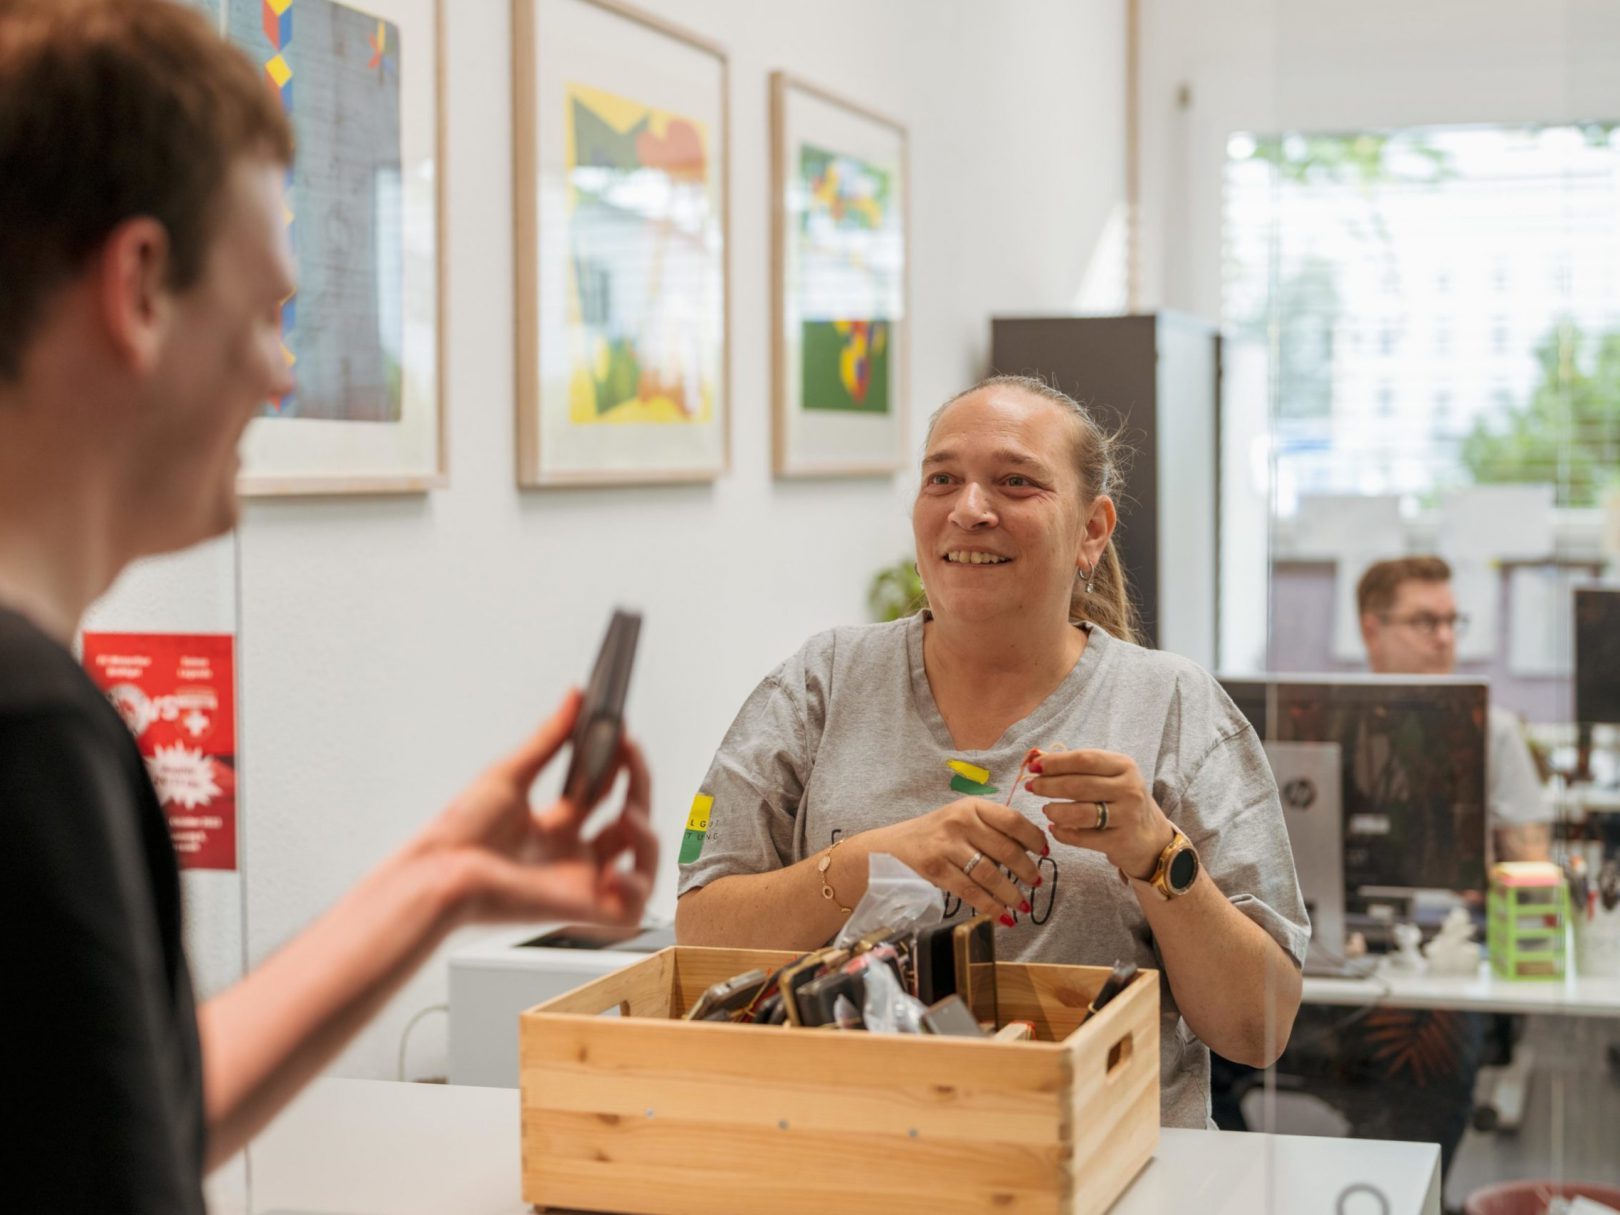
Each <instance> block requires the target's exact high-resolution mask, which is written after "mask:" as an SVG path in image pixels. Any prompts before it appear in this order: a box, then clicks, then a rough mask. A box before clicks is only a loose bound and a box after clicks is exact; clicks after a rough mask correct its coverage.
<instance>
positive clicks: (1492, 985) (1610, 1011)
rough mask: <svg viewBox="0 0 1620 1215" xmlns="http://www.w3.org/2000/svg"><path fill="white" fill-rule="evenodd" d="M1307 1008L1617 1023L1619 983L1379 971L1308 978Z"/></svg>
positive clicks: (1484, 968) (1484, 967)
mask: <svg viewBox="0 0 1620 1215" xmlns="http://www.w3.org/2000/svg"><path fill="white" fill-rule="evenodd" d="M1303 998H1304V1001H1305V1003H1307V1004H1348V1005H1354V1006H1357V1007H1361V1006H1364V1005H1368V1004H1381V1005H1384V1006H1385V1007H1389V1008H1451V1009H1466V1010H1468V1011H1470V1012H1500V1013H1556V1014H1558V1015H1561V1016H1567V1017H1620V979H1590V978H1581V977H1579V976H1577V975H1569V976H1567V977H1565V978H1564V979H1561V980H1549V981H1537V980H1518V981H1513V980H1508V979H1499V978H1497V977H1496V975H1494V974H1493V973H1492V972H1491V969H1490V966H1489V965H1488V964H1486V963H1481V964H1480V968H1479V973H1478V974H1477V975H1474V976H1472V977H1457V976H1453V977H1449V978H1438V977H1434V976H1430V975H1398V974H1390V973H1388V972H1387V971H1385V970H1383V969H1382V968H1380V970H1379V971H1378V972H1377V973H1376V974H1374V975H1373V977H1371V978H1367V979H1322V978H1314V977H1312V976H1309V975H1307V976H1306V978H1305V989H1304V997H1303Z"/></svg>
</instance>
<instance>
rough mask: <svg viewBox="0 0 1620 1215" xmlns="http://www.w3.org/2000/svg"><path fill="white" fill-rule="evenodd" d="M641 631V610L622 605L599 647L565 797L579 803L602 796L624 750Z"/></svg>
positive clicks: (577, 725)
mask: <svg viewBox="0 0 1620 1215" xmlns="http://www.w3.org/2000/svg"><path fill="white" fill-rule="evenodd" d="M640 636H641V613H640V612H626V611H623V610H622V609H620V610H616V611H614V613H613V619H612V620H610V621H609V622H608V630H607V636H605V637H603V638H602V648H601V649H599V650H598V651H597V652H596V665H595V666H594V667H593V668H591V681H590V683H588V684H587V685H586V686H585V702H584V703H583V704H582V705H580V708H579V720H578V721H577V722H575V723H574V738H573V755H572V756H571V757H570V758H569V760H568V776H567V778H566V779H565V780H564V781H563V796H564V797H566V798H567V799H568V800H569V801H571V802H573V803H574V804H575V805H576V806H589V805H590V804H591V803H592V802H594V801H595V800H596V799H597V798H598V797H600V796H601V795H602V786H603V784H604V783H605V782H606V780H607V776H608V773H609V772H611V771H612V770H613V757H614V756H615V755H617V754H618V752H619V739H620V737H621V736H622V735H623V733H624V698H625V695H626V694H627V693H628V692H629V690H630V668H631V667H632V666H633V665H634V664H635V660H636V640H637V639H638V638H639V637H640Z"/></svg>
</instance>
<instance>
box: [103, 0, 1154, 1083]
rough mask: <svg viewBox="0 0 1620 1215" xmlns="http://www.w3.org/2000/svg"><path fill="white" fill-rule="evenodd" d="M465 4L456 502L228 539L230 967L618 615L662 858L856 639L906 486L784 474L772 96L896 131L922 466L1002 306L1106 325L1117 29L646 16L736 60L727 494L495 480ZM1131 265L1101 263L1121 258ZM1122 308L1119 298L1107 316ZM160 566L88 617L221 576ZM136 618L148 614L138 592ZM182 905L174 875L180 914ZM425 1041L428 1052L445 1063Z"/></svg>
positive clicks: (436, 984)
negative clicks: (807, 97)
mask: <svg viewBox="0 0 1620 1215" xmlns="http://www.w3.org/2000/svg"><path fill="white" fill-rule="evenodd" d="M446 2H447V3H450V4H451V7H450V10H449V11H450V18H449V31H448V36H447V39H446V47H445V52H446V54H447V56H448V60H447V68H448V88H447V99H448V104H449V155H448V166H447V168H448V172H449V174H450V177H449V210H448V222H449V252H450V276H449V283H448V290H449V295H448V312H449V322H448V343H449V345H448V369H449V409H450V414H449V418H450V446H449V450H450V477H451V488H450V489H449V490H447V491H443V492H439V493H435V494H432V495H430V496H427V497H419V498H411V499H402V500H365V499H354V500H347V501H343V500H331V501H321V502H297V501H261V502H253V503H250V504H249V505H248V506H247V509H246V511H245V514H244V517H243V520H242V524H241V527H240V530H239V543H240V585H239V587H238V588H237V589H238V594H239V612H240V622H241V623H240V628H241V635H240V642H239V644H240V659H239V661H240V686H241V689H242V700H241V705H240V712H241V722H242V746H241V751H242V758H241V787H242V791H243V801H244V809H243V823H242V831H243V839H244V841H245V845H244V847H245V866H246V881H247V933H248V953H249V955H250V956H251V958H252V959H254V960H257V959H262V958H263V957H264V956H265V955H266V954H267V953H269V952H271V951H272V950H274V949H275V948H276V946H277V945H278V944H280V943H281V942H282V941H284V940H286V939H287V938H288V937H289V936H290V935H291V934H293V933H294V932H296V931H297V930H298V929H299V928H300V927H301V926H303V925H304V924H306V923H307V922H308V921H309V920H310V919H311V918H312V917H314V916H315V915H316V914H317V913H318V912H319V911H320V910H321V909H323V908H324V907H326V906H327V905H329V904H330V903H331V902H332V901H333V900H334V899H336V898H337V896H338V895H339V894H340V893H341V892H342V891H343V890H344V889H345V888H346V887H347V886H349V885H350V884H351V883H352V882H354V881H355V880H356V879H357V878H358V877H359V876H360V875H361V874H362V873H363V872H364V871H365V870H366V869H367V868H368V867H369V866H371V865H372V864H373V863H375V862H376V861H377V860H378V859H379V858H380V857H382V856H383V855H384V854H385V853H386V852H387V851H388V850H389V849H390V848H392V847H393V846H395V845H396V844H397V843H398V842H400V841H401V840H402V839H404V838H405V837H406V836H407V835H408V834H409V833H410V832H411V831H412V830H413V829H414V828H415V827H416V826H417V825H418V824H419V823H421V822H422V821H423V820H424V819H426V818H427V817H428V816H429V815H431V814H432V813H433V812H434V811H435V810H436V808H437V807H439V806H440V805H441V804H443V803H444V802H445V801H446V799H448V798H449V797H450V796H452V795H453V794H454V793H455V792H456V790H457V789H458V788H459V787H460V786H461V785H462V784H464V783H465V781H466V780H467V779H468V778H469V777H470V776H471V775H472V774H473V772H474V771H475V770H476V769H477V768H478V767H479V766H480V765H482V764H483V763H484V762H485V761H487V760H488V759H489V758H491V757H492V756H494V755H496V754H497V753H498V752H500V751H501V750H502V749H503V748H505V747H507V746H508V745H509V744H511V743H512V742H513V741H514V740H516V739H517V738H518V737H520V736H521V735H522V734H523V733H524V732H525V731H526V730H527V729H529V728H530V726H531V725H532V723H534V721H535V720H536V719H537V717H538V716H539V715H540V714H542V713H544V712H545V711H546V710H547V709H548V708H549V706H550V705H551V704H552V702H553V700H554V699H555V697H556V696H557V695H558V693H559V691H560V690H561V689H562V688H563V686H564V685H565V684H567V683H569V682H570V681H579V680H581V679H583V678H584V676H585V674H586V669H587V666H588V664H589V662H590V658H591V654H592V652H593V650H594V647H595V645H596V642H597V639H598V637H599V636H600V632H601V630H602V628H603V626H604V624H605V621H606V617H607V609H608V608H609V606H610V605H612V604H614V603H628V604H634V605H637V606H639V607H640V608H641V609H642V610H643V611H644V612H645V613H646V625H645V628H644V632H643V639H642V647H641V654H640V657H639V659H638V666H637V672H636V677H635V683H634V688H633V692H632V697H631V705H630V714H631V721H632V727H633V728H634V729H635V730H636V731H637V732H638V733H639V734H640V735H641V736H642V737H643V739H644V741H645V743H646V745H647V747H648V750H649V752H650V755H651V761H652V766H653V771H654V780H655V796H656V817H657V822H658V826H659V828H660V831H661V834H662V836H663V838H664V840H665V842H666V854H665V858H664V862H663V870H662V873H661V875H660V880H659V885H658V889H657V893H656V896H655V903H656V908H655V909H656V910H657V911H659V912H662V913H666V914H667V913H671V912H672V911H673V906H674V877H675V865H674V854H675V851H676V842H677V841H678V838H679V832H680V828H681V826H682V825H683V823H684V820H685V813H686V808H687V805H688V803H689V802H690V798H691V795H692V792H693V790H694V789H695V788H696V785H697V782H698V781H699V780H700V779H701V777H702V774H703V772H704V770H705V768H706V767H707V765H708V761H709V757H710V755H711V754H712V752H713V749H714V747H715V744H716V743H717V742H718V740H719V738H720V735H721V733H722V732H723V731H724V729H725V728H726V726H727V724H728V723H729V721H730V719H731V716H732V714H733V713H734V712H735V710H736V708H737V706H738V705H739V703H740V702H741V700H742V698H743V697H744V696H745V695H746V693H747V691H748V690H749V689H750V688H751V687H752V686H753V684H754V683H755V681H757V680H758V679H759V677H760V676H761V675H763V674H764V673H765V672H766V671H767V670H768V669H769V668H770V667H772V666H773V665H774V664H775V663H777V662H778V661H780V660H781V659H782V658H784V657H785V656H786V655H787V654H789V653H790V652H791V651H792V650H793V649H794V648H795V647H796V646H797V645H798V644H799V643H800V642H801V641H802V640H803V639H804V638H805V637H806V636H807V635H808V634H810V633H812V632H814V631H816V630H819V629H822V628H827V627H829V626H831V625H834V624H839V623H845V622H852V621H859V620H862V619H864V617H865V610H866V609H865V601H864V596H865V588H866V584H867V581H868V579H869V577H870V576H871V574H872V572H873V571H874V570H876V569H877V568H878V567H879V566H880V565H884V564H887V563H889V562H892V561H894V560H896V559H898V558H899V557H901V556H902V555H905V554H907V553H908V552H909V542H910V528H909V524H908V521H907V509H908V504H909V499H910V491H911V482H912V477H911V476H910V475H909V474H908V475H904V476H899V477H896V478H893V479H887V478H882V479H866V480H855V481H821V482H811V483H776V482H773V480H772V479H771V477H770V475H769V439H770V435H769V376H770V366H769V348H770V347H769V340H768V339H769V334H768V323H769V322H768V316H769V295H768V293H769V283H770V264H769V255H770V236H769V223H768V198H769V193H768V190H769V182H768V156H769V133H768V115H767V101H768V95H767V77H768V73H769V72H770V71H771V70H772V69H774V68H785V69H788V70H791V71H793V72H795V73H797V74H799V75H801V76H803V77H806V78H807V79H810V80H812V81H816V82H819V83H821V84H823V85H824V86H826V87H828V88H831V89H833V90H836V91H838V92H841V93H844V94H847V95H848V96H850V97H851V98H854V99H858V100H860V101H862V102H864V103H866V104H868V105H870V106H871V107H873V108H875V109H877V110H879V111H882V112H886V113H889V114H892V115H894V116H895V117H897V118H899V119H900V120H902V121H903V122H905V123H906V124H907V125H908V127H909V129H910V136H911V166H912V179H911V198H912V212H911V219H912V225H913V227H912V246H911V254H912V280H911V286H912V304H913V310H912V323H913V343H912V351H913V354H912V358H913V363H912V367H911V383H912V401H913V418H912V430H913V439H914V445H915V442H920V437H921V424H922V421H923V418H924V417H925V416H926V413H927V412H928V410H929V409H931V408H932V406H933V405H934V404H935V403H937V402H939V401H941V400H942V399H944V398H945V397H947V396H949V395H950V394H951V393H952V392H953V391H955V390H957V389H958V388H960V387H962V386H964V385H965V384H967V383H968V382H970V381H971V380H973V379H974V378H975V377H976V376H978V375H979V374H981V373H982V371H983V369H984V364H985V361H986V358H987V347H988V340H989V324H988V318H989V316H990V315H991V314H992V313H994V312H996V311H1010V310H1018V311H1034V310H1060V309H1062V308H1065V307H1067V306H1068V305H1069V304H1070V302H1071V301H1073V300H1075V299H1077V298H1080V297H1081V295H1082V285H1084V286H1085V289H1086V290H1085V292H1084V294H1085V297H1086V298H1087V299H1088V300H1091V301H1093V302H1098V301H1100V302H1103V303H1104V304H1106V303H1107V297H1108V290H1107V288H1106V284H1105V285H1104V286H1103V287H1102V288H1099V285H1098V284H1099V279H1100V278H1106V277H1107V274H1104V273H1101V272H1098V271H1097V270H1096V269H1095V267H1094V263H1096V264H1097V265H1101V266H1108V265H1113V266H1117V256H1116V257H1115V258H1113V259H1112V260H1110V259H1109V258H1108V257H1107V256H1106V252H1107V251H1106V248H1105V246H1106V244H1107V242H1106V241H1105V239H1104V237H1105V229H1107V227H1108V224H1109V220H1110V218H1111V217H1114V216H1115V215H1116V214H1117V212H1118V210H1119V206H1120V202H1121V198H1122V193H1123V87H1124V86H1123V41H1124V25H1123V5H1122V4H1121V3H1119V2H1118V0H1079V2H1075V0H1012V2H1010V3H1004V4H999V5H996V6H994V7H992V6H989V5H966V4H943V5H942V4H937V3H933V2H930V0H890V2H888V3H884V4H881V5H876V4H863V3H856V2H855V0H835V2H832V3H827V4H823V5H820V6H818V7H817V8H815V9H814V10H813V11H812V10H810V9H807V8H805V7H804V6H802V5H791V6H790V5H787V4H769V5H768V4H762V3H759V2H758V0H647V2H646V3H645V7H647V8H649V9H650V10H652V11H653V12H655V13H657V14H658V15H661V16H664V17H666V18H668V19H669V20H671V21H674V22H677V23H679V24H682V25H685V26H687V27H689V28H691V29H694V30H696V31H698V32H701V33H703V34H706V35H708V36H710V37H712V38H715V39H717V40H719V41H721V42H722V43H724V44H726V45H727V46H728V48H729V50H730V53H731V60H730V63H731V111H730V118H731V154H732V170H733V171H732V194H731V208H732V210H731V241H732V261H731V291H732V343H733V344H732V350H731V385H732V393H733V397H732V411H733V431H732V449H733V471H732V472H731V474H730V475H729V476H727V477H726V478H724V479H722V480H721V481H719V482H718V483H716V484H715V485H714V486H712V487H701V488H691V487H687V488H661V489H645V490H612V491H607V490H602V491H589V490H588V491H565V492H545V493H523V494H520V493H519V492H517V490H515V489H514V487H513V472H512V469H513V451H512V447H513V440H512V394H513V361H514V347H513V336H512V335H513V299H512V287H511V282H512V274H511V262H512V255H513V240H512V208H511V190H512V178H511V162H510V145H511V114H510V102H509V98H510V95H511V67H510V62H511V54H510V40H509V32H510V23H509V5H508V4H507V3H506V0H446ZM1116 243H1117V242H1116ZM1116 298H1117V293H1116ZM224 560H225V558H222V557H221V556H220V554H219V553H218V552H217V551H208V550H205V551H203V552H201V553H196V554H190V555H187V556H185V557H182V558H178V559H175V561H174V562H173V563H171V564H170V565H169V566H167V567H165V568H166V569H168V570H170V571H176V570H178V571H181V576H177V577H175V578H173V580H172V581H169V580H167V579H165V578H162V577H160V578H159V579H158V580H157V582H156V584H155V586H156V590H155V599H156V602H157V604H158V605H159V606H158V608H157V610H155V611H154V610H152V603H153V599H154V582H153V581H152V579H151V578H149V577H146V576H145V575H142V576H140V577H137V578H136V579H134V580H126V582H125V584H123V585H121V586H120V587H119V588H117V589H115V591H114V593H113V595H112V596H111V597H110V598H109V600H108V601H107V603H106V604H105V605H104V606H103V609H102V611H101V615H100V622H101V627H106V628H114V627H124V624H125V621H124V619H123V616H124V615H125V613H124V612H123V610H122V609H123V607H124V605H125V603H126V602H130V603H132V604H133V600H134V599H138V600H139V604H140V605H144V606H138V610H137V606H132V607H131V611H132V612H136V614H138V615H139V617H140V624H141V627H162V628H179V627H187V626H185V625H178V624H177V625H166V624H162V623H155V622H154V621H157V622H161V621H162V619H163V618H164V616H165V613H164V611H163V610H162V606H161V605H162V603H163V600H164V598H165V594H168V595H169V597H170V599H171V601H172V606H173V608H174V611H175V613H176V614H177V615H183V614H184V612H185V607H184V603H185V597H186V595H187V594H188V591H187V588H188V587H191V586H193V585H194V584H195V583H196V582H197V581H198V580H199V579H203V580H207V579H210V578H214V577H217V575H218V573H219V571H220V570H221V569H224V568H226V566H224V565H222V564H221V562H222V561H224ZM131 597H133V599H132V598H131ZM194 885H195V883H194V882H193V881H192V880H191V879H190V878H189V877H188V895H189V894H190V891H191V888H192V887H193V886H194ZM445 987H446V982H445V973H444V967H443V964H442V960H436V961H435V962H434V963H433V964H430V965H429V967H427V968H426V969H425V970H424V971H423V973H422V974H421V975H420V976H419V977H418V978H417V979H416V980H415V981H413V982H412V984H411V985H410V986H409V987H408V988H407V989H406V991H405V992H404V993H403V994H402V995H401V997H400V998H399V999H398V1000H396V1001H395V1002H394V1004H393V1005H391V1006H390V1007H389V1008H388V1009H387V1010H386V1011H385V1012H384V1014H383V1015H382V1016H381V1017H379V1018H378V1020H377V1022H376V1023H375V1024H374V1025H373V1027H372V1028H371V1029H370V1030H368V1031H367V1032H366V1033H365V1035H363V1036H362V1037H361V1038H360V1039H359V1040H358V1041H357V1043H356V1044H355V1045H354V1047H353V1048H352V1049H351V1050H350V1051H349V1052H348V1053H347V1054H346V1055H345V1056H344V1057H343V1058H342V1060H340V1063H339V1066H338V1067H337V1069H336V1070H337V1071H339V1072H341V1073H344V1074H349V1075H358V1076H392V1075H393V1072H394V1067H395V1051H396V1050H397V1046H398V1041H399V1036H400V1031H401V1029H402V1028H403V1026H404V1023H405V1021H406V1020H407V1019H408V1018H409V1016H410V1015H411V1014H412V1013H413V1012H415V1011H416V1010H417V1009H419V1008H422V1007H425V1006H427V1005H431V1004H434V1003H438V1002H441V1001H442V1000H443V999H444V998H445ZM442 1044H443V1027H442V1021H441V1022H438V1023H434V1022H428V1023H425V1024H424V1025H423V1027H422V1029H421V1030H420V1031H419V1036H418V1037H417V1038H413V1043H412V1048H411V1061H412V1062H411V1068H410V1070H411V1071H412V1073H413V1074H420V1073H425V1072H432V1071H435V1070H438V1071H442V1058H443V1045H442Z"/></svg>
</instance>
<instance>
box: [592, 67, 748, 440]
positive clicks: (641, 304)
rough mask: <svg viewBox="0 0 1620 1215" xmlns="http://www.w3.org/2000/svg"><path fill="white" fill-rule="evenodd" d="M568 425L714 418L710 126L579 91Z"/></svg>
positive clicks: (714, 256) (715, 253) (595, 91)
mask: <svg viewBox="0 0 1620 1215" xmlns="http://www.w3.org/2000/svg"><path fill="white" fill-rule="evenodd" d="M567 105H568V117H567V120H566V122H565V123H564V128H565V139H566V148H565V156H566V163H567V181H568V187H567V188H568V258H569V265H568V274H567V311H568V320H567V338H568V356H569V375H568V418H569V422H570V423H571V424H573V425H577V426H599V425H626V424H654V425H672V426H682V425H689V424H693V423H705V422H710V421H712V420H713V419H714V414H715V396H716V389H717V385H716V384H715V375H716V368H715V363H714V360H713V358H712V357H710V356H709V354H708V352H709V351H710V350H711V349H712V347H713V346H714V343H715V341H716V339H717V337H718V334H717V333H715V332H712V330H713V329H714V328H715V326H714V324H713V320H712V318H711V316H710V315H709V312H710V310H709V309H707V308H705V307H704V305H703V301H705V300H707V299H708V298H710V297H711V296H712V295H713V291H712V290H711V287H712V285H713V283H714V282H715V281H716V280H717V279H718V277H719V270H718V264H719V254H718V249H717V247H716V242H715V240H714V232H715V218H716V217H715V216H714V214H713V202H712V197H713V194H712V191H711V177H712V175H713V172H714V167H713V158H712V155H711V152H710V146H709V136H708V132H707V131H706V129H705V126H704V124H703V123H701V122H698V121H696V120H694V119H691V118H687V117H684V116H682V115H680V114H674V113H670V112H668V111H666V110H660V109H656V108H654V107H652V106H648V105H645V104H643V103H641V102H639V101H636V100H634V99H632V98H629V97H623V96H619V95H617V94H615V93H610V92H607V91H605V90H603V89H598V88H592V87H589V86H586V85H581V84H570V85H569V86H568V89H567Z"/></svg>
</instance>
